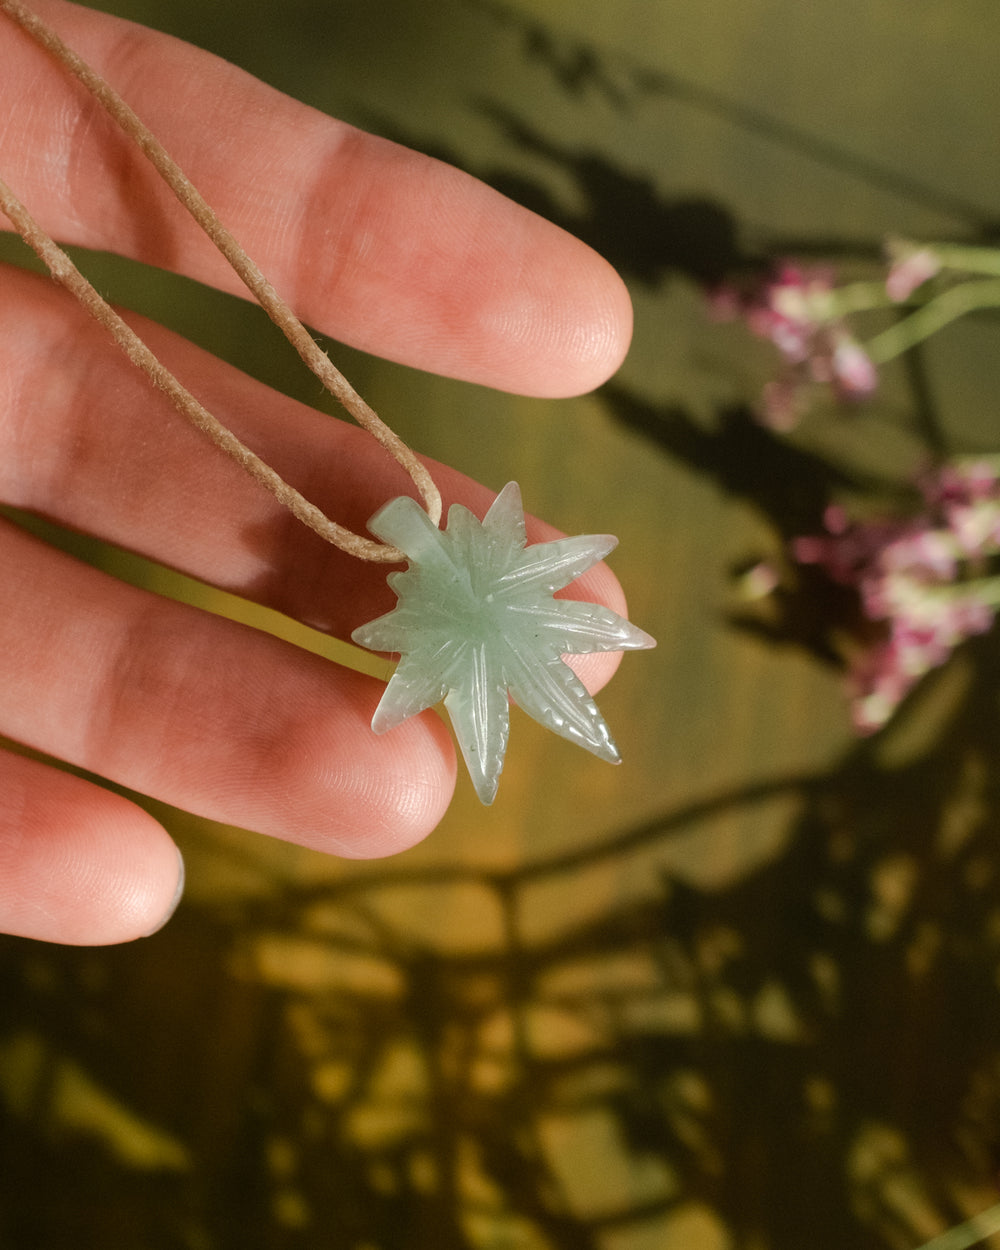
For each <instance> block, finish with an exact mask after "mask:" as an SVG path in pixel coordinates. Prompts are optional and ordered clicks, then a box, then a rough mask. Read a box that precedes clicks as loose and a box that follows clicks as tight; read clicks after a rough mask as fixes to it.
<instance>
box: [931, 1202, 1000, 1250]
mask: <svg viewBox="0 0 1000 1250" xmlns="http://www.w3.org/2000/svg"><path fill="white" fill-rule="evenodd" d="M997 1232H1000V1203H997V1205H996V1206H993V1207H988V1208H987V1209H986V1210H985V1211H983V1212H982V1213H981V1214H980V1215H976V1216H973V1218H972V1219H971V1220H967V1221H966V1222H965V1223H964V1224H958V1225H956V1226H955V1227H954V1228H949V1229H948V1231H947V1232H946V1233H941V1234H940V1236H938V1237H933V1238H931V1240H930V1241H928V1242H925V1243H924V1244H923V1245H922V1246H921V1247H920V1250H968V1248H969V1247H970V1246H975V1245H978V1243H979V1242H981V1241H985V1240H986V1238H987V1237H991V1236H992V1235H993V1234H994V1233H997Z"/></svg>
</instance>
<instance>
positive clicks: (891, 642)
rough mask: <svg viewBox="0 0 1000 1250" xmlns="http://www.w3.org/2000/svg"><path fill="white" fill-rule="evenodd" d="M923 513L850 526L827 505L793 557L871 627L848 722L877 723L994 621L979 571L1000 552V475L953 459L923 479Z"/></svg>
mask: <svg viewBox="0 0 1000 1250" xmlns="http://www.w3.org/2000/svg"><path fill="white" fill-rule="evenodd" d="M922 489H923V494H924V498H925V499H926V501H927V504H928V511H927V513H926V514H925V515H923V516H919V517H914V518H910V519H888V520H886V519H875V520H871V521H862V522H854V523H852V522H850V521H848V519H847V517H846V516H845V514H844V513H843V510H842V509H840V508H831V509H828V511H827V515H826V517H825V518H824V522H825V526H826V531H827V532H826V533H825V534H821V535H814V536H809V537H803V538H798V539H796V540H794V542H793V543H792V553H793V555H794V557H795V558H796V559H797V560H798V561H799V563H801V564H815V565H819V566H820V567H822V568H823V569H824V570H825V571H826V572H827V574H828V575H829V576H830V577H831V578H832V579H833V580H834V581H836V582H838V583H839V584H841V585H845V586H849V587H853V588H854V589H855V590H856V592H857V595H858V602H859V605H860V607H861V610H862V613H863V615H864V617H865V618H866V619H867V620H868V621H869V622H871V624H872V626H875V627H877V628H878V631H879V637H878V639H877V640H876V642H875V643H874V644H873V643H871V642H870V641H868V640H862V639H860V638H859V641H860V642H861V646H860V649H859V651H858V653H857V654H856V655H855V657H854V658H853V659H852V661H851V663H850V666H849V673H848V689H849V693H850V697H851V702H852V707H853V718H854V724H855V727H856V728H857V729H858V730H859V731H860V732H863V733H871V732H873V731H874V730H876V729H879V728H881V727H882V726H883V725H884V724H885V723H886V722H887V721H888V720H889V718H890V717H891V716H892V714H893V712H894V711H895V709H896V708H897V706H898V705H899V703H900V702H901V701H902V699H903V698H904V697H905V696H906V694H907V693H908V692H909V691H910V690H911V689H912V688H913V686H914V685H915V684H916V683H917V682H918V681H919V680H920V678H921V677H923V676H924V674H926V673H928V672H930V670H931V669H933V668H937V667H938V666H939V665H941V664H943V663H944V662H945V661H946V660H947V659H948V657H949V656H950V655H951V653H952V652H953V651H954V649H955V648H956V647H957V646H958V645H959V644H960V643H962V642H964V641H965V640H966V639H967V638H971V637H972V636H974V635H976V634H982V633H985V632H987V631H988V630H989V629H990V628H991V627H992V625H993V623H994V620H995V618H996V613H997V608H996V606H995V605H994V603H993V598H994V595H993V593H992V591H991V593H989V594H987V591H986V589H985V588H986V586H987V580H986V579H983V580H977V578H976V575H975V574H976V570H977V569H978V570H979V571H980V572H981V571H982V568H983V566H985V563H986V562H987V561H988V560H990V559H991V558H992V557H995V556H998V555H1000V481H998V478H997V474H996V471H995V470H994V469H993V467H992V466H991V465H989V464H988V463H986V462H985V461H984V462H969V463H952V464H948V465H945V466H943V467H942V468H941V469H940V470H939V471H938V472H937V473H935V474H933V475H931V476H929V477H927V478H925V480H924V482H923V484H922Z"/></svg>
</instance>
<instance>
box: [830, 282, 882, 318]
mask: <svg viewBox="0 0 1000 1250" xmlns="http://www.w3.org/2000/svg"><path fill="white" fill-rule="evenodd" d="M895 306H896V305H895V303H894V301H893V300H891V299H890V298H889V295H888V293H887V292H886V289H885V282H884V281H883V282H849V283H848V284H847V285H846V286H841V287H837V288H835V289H834V290H833V291H831V293H830V313H831V319H833V318H837V317H848V316H850V314H851V313H856V312H868V311H869V310H871V309H874V308H889V307H895Z"/></svg>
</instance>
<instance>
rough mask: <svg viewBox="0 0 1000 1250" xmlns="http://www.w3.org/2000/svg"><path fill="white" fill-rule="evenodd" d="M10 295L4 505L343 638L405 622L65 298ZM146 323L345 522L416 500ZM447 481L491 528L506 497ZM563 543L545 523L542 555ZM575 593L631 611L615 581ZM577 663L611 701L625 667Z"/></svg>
mask: <svg viewBox="0 0 1000 1250" xmlns="http://www.w3.org/2000/svg"><path fill="white" fill-rule="evenodd" d="M0 282H2V284H3V290H4V294H5V298H4V300H3V301H2V302H0V386H3V385H6V390H7V400H6V403H5V404H4V405H3V407H4V409H5V411H6V413H7V417H6V419H5V420H4V421H3V422H2V423H0V498H2V499H3V500H4V501H6V502H7V503H10V504H13V505H15V506H18V507H22V508H25V509H28V510H30V511H33V512H37V513H40V514H42V515H45V516H48V517H51V518H52V519H54V520H56V521H59V522H60V523H62V524H64V525H68V526H71V527H73V528H75V529H81V530H85V531H87V532H89V533H93V534H95V535H97V536H98V537H100V538H103V539H105V540H107V541H109V542H112V543H115V544H118V545H121V546H123V547H127V548H130V549H132V550H135V551H138V552H139V553H141V554H143V555H146V556H149V557H150V558H152V559H155V560H158V561H160V562H162V563H165V564H168V565H170V566H172V567H175V568H178V569H180V570H182V571H183V572H185V573H188V574H190V575H191V576H193V577H196V578H199V579H200V580H202V581H206V582H209V583H211V584H213V585H216V586H220V587H222V588H223V589H225V590H228V591H231V592H233V593H235V594H238V595H241V596H244V597H246V598H249V599H253V600H255V601H257V602H260V603H263V604H265V605H266V606H268V607H272V608H275V609H277V610H278V611H281V612H284V613H286V614H287V615H289V616H292V617H294V618H295V619H297V620H300V621H304V622H305V623H306V624H309V625H312V626H314V627H316V628H319V629H322V630H323V631H325V632H328V633H331V634H333V635H335V636H338V637H341V638H349V637H350V634H351V632H352V630H354V629H355V628H356V627H357V626H359V625H361V624H363V623H364V622H365V621H368V620H371V619H373V618H374V617H375V616H378V615H380V614H381V613H382V612H385V611H388V610H389V608H390V607H391V606H392V604H393V602H394V599H393V595H392V592H391V591H390V590H389V588H388V586H387V585H386V581H385V573H386V570H385V567H384V566H381V565H373V564H369V563H366V562H364V561H360V560H357V559H354V558H353V557H350V556H347V555H344V554H343V553H342V552H340V551H337V550H336V549H335V548H333V547H331V546H330V545H329V544H328V543H326V542H323V541H322V540H321V539H319V538H318V537H316V536H315V535H314V534H312V533H311V532H310V531H308V530H307V529H305V527H304V526H302V525H301V524H300V523H299V522H298V521H296V520H294V518H291V517H290V516H289V515H288V514H287V513H286V512H285V511H284V509H282V508H281V507H280V506H279V505H278V504H277V503H276V502H275V501H274V500H273V499H272V497H271V496H270V495H269V494H267V493H266V492H265V491H264V490H263V489H262V488H261V487H260V486H258V485H257V484H256V483H255V482H252V481H251V480H250V479H249V478H248V477H247V476H246V474H245V473H243V471H242V470H241V469H239V468H238V467H237V466H236V465H235V464H234V463H233V462H232V461H230V460H229V459H227V458H226V457H225V456H224V455H223V454H222V453H221V452H219V451H218V450H217V449H216V448H214V447H212V446H210V445H209V444H208V443H207V441H206V440H205V439H204V438H203V436H202V435H200V434H198V433H197V432H196V431H194V430H193V429H191V428H190V427H189V426H188V425H187V424H186V423H185V422H184V421H183V419H182V418H181V417H180V416H179V415H178V414H177V413H176V412H175V411H174V410H173V408H172V407H171V406H170V404H169V402H168V401H167V400H166V399H165V398H164V397H163V396H161V395H160V394H159V393H158V392H156V391H154V390H153V388H152V387H151V386H150V385H149V383H148V382H147V380H146V379H145V377H144V376H143V375H142V374H140V373H139V372H138V371H137V370H136V369H135V368H134V367H133V366H132V365H130V364H129V363H128V362H127V361H126V360H125V359H124V358H123V357H122V356H121V354H120V353H119V352H118V351H117V350H116V349H115V347H114V346H113V344H111V342H110V340H109V339H108V337H107V335H106V334H105V332H104V331H103V329H101V327H99V326H97V325H96V324H95V323H93V322H91V321H90V319H89V318H87V317H86V316H85V315H83V314H82V313H81V312H80V310H79V309H78V308H77V307H76V305H75V304H74V303H73V302H72V301H71V300H70V299H69V298H68V297H67V296H66V295H65V293H64V292H62V291H60V290H59V288H57V287H54V286H53V284H52V283H49V282H46V281H44V280H43V279H39V278H37V277H34V276H32V275H29V274H26V273H22V272H19V271H17V270H4V271H0ZM130 320H131V321H132V322H133V324H134V325H135V326H136V328H137V329H138V330H139V332H140V333H141V334H142V336H143V338H145V339H146V340H147V342H149V343H150V345H151V346H152V347H153V348H154V349H155V350H156V352H157V354H158V355H159V356H160V357H161V358H162V359H163V360H164V361H165V362H166V363H167V364H168V366H170V367H171V368H172V369H173V370H174V371H175V373H176V374H177V375H178V376H179V377H180V378H181V380H182V381H183V382H184V383H185V385H187V386H188V387H189V388H190V389H191V390H192V391H193V392H194V393H195V394H196V395H198V396H199V398H200V399H201V400H202V402H204V403H205V404H206V405H207V406H208V407H209V409H210V410H211V411H213V412H214V413H215V414H216V416H218V417H219V418H220V419H221V420H222V421H223V422H224V423H225V424H226V425H228V426H229V427H230V428H231V429H233V430H234V431H235V432H236V434H237V435H238V436H239V437H240V438H241V439H242V440H243V441H244V442H245V443H247V444H248V445H249V446H250V447H251V448H253V449H254V450H255V451H257V452H258V454H260V455H262V456H263V457H264V459H265V460H267V461H268V463H270V464H273V465H274V467H275V468H277V470H278V471H279V472H280V473H281V474H282V475H283V476H284V477H285V478H286V480H288V481H289V482H291V483H292V485H294V486H295V487H296V488H297V489H299V490H301V491H302V492H303V494H305V495H306V497H307V498H309V499H311V500H312V501H313V502H315V503H316V504H317V505H318V506H319V507H320V508H322V509H323V510H324V511H325V512H326V513H327V515H329V516H331V517H332V518H333V519H334V520H336V521H339V522H340V523H341V524H344V525H347V526H348V527H350V528H352V529H354V530H355V531H357V532H362V533H363V532H365V526H366V523H367V520H368V518H369V517H370V516H371V515H372V514H373V513H374V512H375V511H376V510H377V509H378V508H379V507H381V506H382V505H383V504H384V503H386V502H387V500H389V499H390V498H392V497H393V496H395V495H399V494H403V493H409V492H410V491H411V490H412V487H411V484H410V482H409V479H408V478H407V477H406V476H405V474H404V473H403V471H402V470H401V469H400V468H399V467H398V466H397V465H396V464H395V462H394V461H393V460H392V459H391V458H390V457H389V456H388V455H387V454H386V453H385V452H384V451H383V450H382V448H380V447H379V446H378V445H377V444H376V443H375V442H374V441H373V440H372V439H371V438H370V437H369V436H368V435H367V434H365V433H364V432H362V431H360V430H358V429H356V428H355V427H353V426H351V425H349V424H347V423H346V422H343V421H338V420H336V419H334V418H331V417H329V416H326V415H323V414H321V413H318V412H316V411H314V410H313V409H310V408H307V407H305V406H304V405H301V404H299V403H296V402H295V401H293V400H290V399H288V398H287V397H285V396H282V395H278V394H276V393H275V392H274V391H272V390H270V389H269V388H267V387H265V386H262V385H261V384H260V383H258V382H256V381H254V380H253V379H251V378H248V377H247V376H246V375H245V374H242V373H240V372H239V371H238V370H235V369H233V368H231V367H230V366H227V365H224V364H222V363H221V362H219V361H218V360H216V359H214V358H213V357H211V356H210V355H209V354H208V353H206V352H204V351H202V350H201V349H199V348H197V347H194V346H193V345H192V344H190V343H188V342H186V341H185V340H183V339H181V338H179V337H178V336H177V335H174V334H172V333H170V332H168V331H166V330H163V329H162V328H161V327H158V326H154V325H153V324H152V323H150V322H146V321H143V320H142V319H140V318H130ZM67 344H71V345H72V350H71V351H67ZM433 472H434V476H435V478H436V480H437V481H438V484H439V485H440V486H441V488H442V490H443V493H444V495H445V498H446V502H451V501H459V502H462V503H464V504H465V505H466V506H468V507H470V508H472V509H473V511H476V512H477V513H478V514H479V515H480V516H481V515H482V514H483V513H484V512H485V509H486V507H488V505H489V504H490V503H491V502H492V499H493V494H494V493H493V492H492V491H489V490H487V489H486V488H485V487H482V486H479V485H477V484H475V483H473V482H471V481H469V479H468V478H465V477H463V476H462V475H461V474H459V473H457V472H455V471H454V470H451V469H448V468H445V467H444V466H440V465H436V466H433ZM498 485H502V483H499V484H498ZM557 536H559V534H558V531H556V530H554V529H553V528H552V527H551V526H547V525H545V524H543V523H542V522H539V521H534V520H532V521H530V524H529V541H531V542H540V541H545V540H547V539H550V538H554V537H557ZM567 593H568V594H569V595H571V596H573V597H576V598H581V599H587V600H593V601H595V602H598V603H602V604H604V605H605V606H607V607H610V608H612V610H614V611H617V612H620V613H622V614H624V612H625V604H624V601H623V596H622V593H621V588H620V586H619V585H618V583H617V581H616V579H615V578H614V576H613V574H612V573H611V572H610V570H609V569H608V568H607V566H606V565H601V566H598V568H596V569H594V570H591V571H590V572H589V573H587V574H585V575H584V576H583V577H581V578H580V579H579V580H578V581H577V582H575V583H573V585H572V586H571V587H569V588H568V591H567ZM573 663H574V667H576V669H577V671H578V672H579V673H580V674H581V676H583V677H584V680H585V681H586V682H587V683H588V685H590V686H591V688H592V689H597V688H599V686H600V685H602V684H603V683H604V682H605V681H607V680H608V678H609V677H610V676H611V674H612V673H613V672H614V669H615V666H616V665H617V663H618V657H617V656H614V655H608V654H603V655H599V656H592V657H590V656H583V657H573Z"/></svg>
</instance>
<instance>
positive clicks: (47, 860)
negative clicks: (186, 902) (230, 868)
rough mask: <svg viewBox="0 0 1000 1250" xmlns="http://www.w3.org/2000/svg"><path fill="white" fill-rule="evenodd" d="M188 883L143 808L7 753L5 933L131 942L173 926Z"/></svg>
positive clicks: (74, 942)
mask: <svg viewBox="0 0 1000 1250" xmlns="http://www.w3.org/2000/svg"><path fill="white" fill-rule="evenodd" d="M183 884H184V866H183V862H182V860H181V858H180V854H179V853H178V851H177V848H176V846H175V845H174V843H173V842H172V841H171V839H170V837H169V836H168V835H167V833H166V831H165V830H164V829H163V828H162V827H161V826H160V825H159V824H157V822H156V821H155V820H154V819H153V818H152V817H151V816H149V815H148V814H147V813H146V812H144V811H143V810H142V809H141V808H140V807H137V806H136V805H135V804H134V803H131V802H129V801H128V799H125V798H122V797H121V796H120V795H117V794H113V793H110V792H109V791H107V790H102V789H101V788H100V787H99V786H96V785H94V784H93V783H92V782H89V781H85V780H83V779H82V778H80V777H75V776H72V775H70V774H68V773H63V772H60V771H58V770H57V769H55V768H51V767H49V766H48V765H47V764H43V763H40V762H39V761H38V760H35V759H30V758H26V757H24V756H21V755H15V754H12V753H10V752H6V751H4V752H0V933H9V934H13V935H16V936H18V937H28V938H36V939H39V940H41V941H45V942H61V943H64V944H66V945H71V946H103V945H107V944H109V943H113V942H127V941H130V940H131V939H133V938H137V937H145V936H147V935H148V934H150V933H155V932H156V930H157V929H159V928H161V927H162V926H163V925H164V924H166V922H167V920H169V918H170V916H171V915H172V913H173V911H174V908H175V907H176V905H177V902H178V900H179V899H180V895H181V891H182V889H183Z"/></svg>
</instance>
